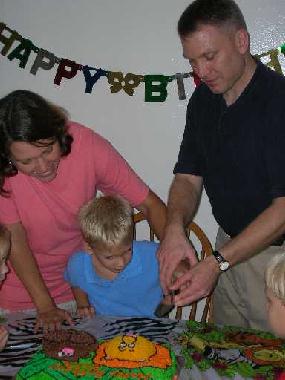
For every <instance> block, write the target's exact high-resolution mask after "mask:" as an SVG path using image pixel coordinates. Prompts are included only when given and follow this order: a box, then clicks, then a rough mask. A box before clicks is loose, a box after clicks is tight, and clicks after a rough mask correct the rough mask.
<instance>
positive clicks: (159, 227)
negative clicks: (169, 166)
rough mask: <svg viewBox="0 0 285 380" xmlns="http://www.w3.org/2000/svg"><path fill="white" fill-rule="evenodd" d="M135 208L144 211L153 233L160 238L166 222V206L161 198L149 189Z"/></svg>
mask: <svg viewBox="0 0 285 380" xmlns="http://www.w3.org/2000/svg"><path fill="white" fill-rule="evenodd" d="M136 208H137V209H138V210H140V211H142V212H143V213H144V215H145V217H146V219H147V220H148V222H149V224H150V226H151V228H152V229H153V231H154V233H155V235H156V236H157V237H158V238H159V239H160V240H161V239H162V237H163V233H164V227H165V223H166V206H165V204H164V203H163V202H162V200H161V199H160V198H159V197H158V196H157V195H156V194H155V193H154V192H153V191H152V190H149V193H148V195H147V197H146V199H145V200H144V201H143V202H142V203H141V204H140V205H138V206H137V207H136Z"/></svg>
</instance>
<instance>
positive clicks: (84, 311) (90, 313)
mask: <svg viewBox="0 0 285 380" xmlns="http://www.w3.org/2000/svg"><path fill="white" fill-rule="evenodd" d="M77 315H78V316H79V317H81V318H92V317H94V315H95V310H94V307H92V306H81V307H77Z"/></svg>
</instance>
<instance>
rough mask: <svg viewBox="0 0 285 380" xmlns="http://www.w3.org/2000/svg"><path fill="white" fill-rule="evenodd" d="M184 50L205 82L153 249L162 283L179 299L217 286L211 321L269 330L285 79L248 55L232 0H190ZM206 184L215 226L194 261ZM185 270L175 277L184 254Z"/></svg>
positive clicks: (281, 205) (281, 222) (282, 186)
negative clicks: (189, 234)
mask: <svg viewBox="0 0 285 380" xmlns="http://www.w3.org/2000/svg"><path fill="white" fill-rule="evenodd" d="M178 33H179V36H180V39H181V43H182V47H183V55H184V57H185V58H186V59H188V60H189V62H190V65H191V66H192V69H193V71H194V72H195V73H196V74H197V75H198V76H199V77H200V79H201V81H202V84H201V85H200V86H199V87H197V88H196V90H195V92H194V93H193V95H192V97H191V99H190V101H189V104H188V109H187V121H186V127H185V131H184V136H183V141H182V144H181V147H180V152H179V157H178V162H177V163H176V166H175V168H174V174H175V177H174V180H173V183H172V185H171V188H170V192H169V201H168V219H167V220H168V221H167V225H166V229H165V236H164V239H163V242H162V244H161V248H160V250H159V253H158V255H159V260H160V267H161V281H162V285H163V288H164V291H165V292H169V290H177V289H179V290H180V292H179V294H178V295H176V297H175V304H176V305H178V306H181V305H185V304H191V303H192V302H193V301H195V300H198V299H200V298H202V297H205V296H206V295H208V294H210V292H211V291H212V290H213V288H214V287H215V285H216V283H217V281H218V285H217V288H216V290H215V292H214V305H213V318H214V321H215V322H216V323H221V324H233V325H238V326H243V327H252V328H261V329H268V325H267V322H266V311H265V295H264V285H263V283H264V282H263V275H264V268H265V266H266V263H267V261H268V260H269V259H270V258H271V256H272V253H277V252H279V251H285V245H284V246H282V244H283V240H284V236H282V234H283V233H284V232H285V148H284V147H285V125H284V120H285V107H284V99H285V78H284V77H283V76H280V75H278V74H277V73H275V72H274V71H272V70H271V69H269V68H267V67H266V66H264V65H263V64H262V63H261V62H257V61H256V60H255V59H254V57H252V55H251V54H250V38H249V34H248V32H247V27H246V23H245V21H244V17H243V15H242V13H241V11H240V9H239V7H238V6H237V4H236V3H235V2H234V1H233V0H195V1H193V2H192V3H191V4H190V5H189V6H188V8H186V10H185V11H184V13H183V14H182V16H181V17H180V20H179V23H178ZM203 186H204V187H205V190H206V192H207V195H208V197H209V200H210V203H211V206H212V211H213V215H214V217H215V219H216V221H217V222H218V224H219V226H220V229H219V233H218V238H217V242H216V247H217V249H218V252H217V251H215V252H214V254H213V255H212V256H211V257H208V258H207V259H205V260H203V261H202V262H200V263H197V260H196V256H195V253H194V250H193V248H192V246H191V244H189V241H188V239H187V238H186V236H185V233H184V227H185V226H186V225H187V224H188V223H189V222H190V221H191V220H192V219H193V217H194V214H195V212H196V210H197V207H198V205H199V201H200V196H201V192H202V189H203ZM185 257H186V258H188V259H189V261H190V264H191V268H190V270H189V271H188V272H187V274H185V275H184V276H182V277H181V278H180V279H179V280H177V281H176V282H175V283H174V285H172V286H171V277H172V273H173V271H174V269H175V267H176V266H177V264H178V262H179V261H180V260H181V259H182V258H185Z"/></svg>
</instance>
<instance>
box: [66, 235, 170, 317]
mask: <svg viewBox="0 0 285 380" xmlns="http://www.w3.org/2000/svg"><path fill="white" fill-rule="evenodd" d="M157 248H158V244H157V243H155V242H150V241H134V242H133V255H132V259H131V261H130V262H129V264H128V265H127V266H126V268H125V269H124V270H123V271H122V272H121V273H119V274H118V275H117V277H116V278H115V279H113V280H106V279H104V278H102V277H99V276H98V275H97V273H96V271H95V268H94V266H93V264H92V256H91V255H90V254H88V253H86V252H77V253H75V254H73V255H72V256H71V257H70V259H69V261H68V264H67V267H66V269H65V273H64V278H65V280H66V281H68V282H69V283H70V285H71V286H72V287H78V288H80V289H81V290H83V291H84V292H85V293H86V294H87V295H88V298H89V302H90V304H91V305H92V306H93V307H94V308H95V312H96V314H102V315H113V316H146V317H154V311H155V308H156V306H157V305H158V304H159V302H160V301H161V299H162V290H161V287H160V282H159V267H158V261H157V258H156V251H157Z"/></svg>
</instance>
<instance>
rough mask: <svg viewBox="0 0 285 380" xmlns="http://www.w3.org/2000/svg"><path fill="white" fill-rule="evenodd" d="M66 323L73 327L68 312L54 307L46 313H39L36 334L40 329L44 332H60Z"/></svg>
mask: <svg viewBox="0 0 285 380" xmlns="http://www.w3.org/2000/svg"><path fill="white" fill-rule="evenodd" d="M65 321H66V322H67V323H68V324H69V325H73V321H72V318H71V316H70V314H69V313H68V312H67V311H66V310H63V309H59V308H57V307H54V308H52V309H49V310H47V311H44V312H38V315H37V322H36V325H35V332H37V331H38V330H39V329H43V330H44V332H47V331H55V330H59V329H60V328H61V325H62V323H63V322H65Z"/></svg>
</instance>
